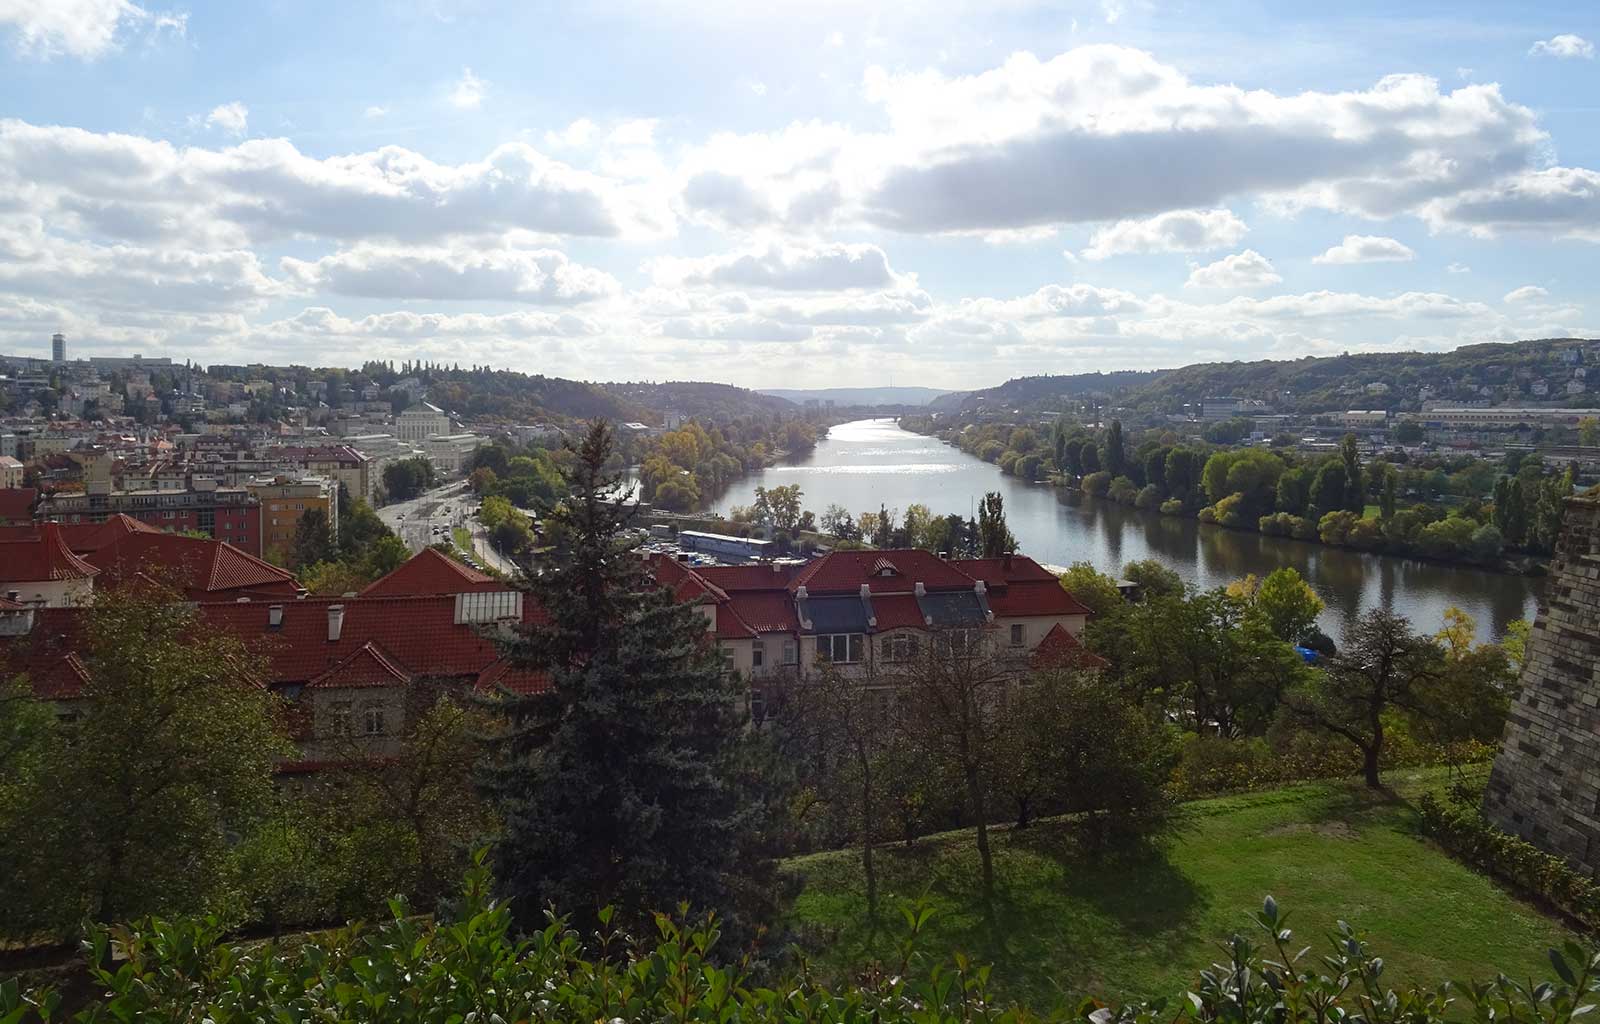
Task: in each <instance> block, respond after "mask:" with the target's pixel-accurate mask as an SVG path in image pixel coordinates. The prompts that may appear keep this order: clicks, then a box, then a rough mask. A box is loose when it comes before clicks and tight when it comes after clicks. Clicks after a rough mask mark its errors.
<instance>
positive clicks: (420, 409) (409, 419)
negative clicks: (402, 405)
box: [394, 402, 450, 441]
mask: <svg viewBox="0 0 1600 1024" xmlns="http://www.w3.org/2000/svg"><path fill="white" fill-rule="evenodd" d="M448 433H450V417H449V416H446V415H445V414H444V410H443V409H440V408H439V407H438V406H436V405H429V404H428V403H427V402H423V403H422V404H421V405H418V406H414V407H412V408H410V409H407V410H406V411H405V412H403V413H401V414H400V415H398V416H396V417H395V418H394V436H395V437H397V438H399V439H400V440H402V441H421V440H423V439H425V438H429V437H434V436H437V435H440V434H448Z"/></svg>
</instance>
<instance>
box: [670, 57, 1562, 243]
mask: <svg viewBox="0 0 1600 1024" xmlns="http://www.w3.org/2000/svg"><path fill="white" fill-rule="evenodd" d="M864 93H865V98H866V100H867V101H868V102H870V103H871V104H873V105H875V106H876V107H877V108H878V109H879V111H880V112H881V120H882V122H883V124H884V127H883V128H882V129H881V130H877V131H860V130H857V129H854V128H850V127H847V126H845V125H842V124H836V123H828V122H822V121H816V120H811V121H805V120H801V121H796V122H793V123H792V124H790V125H789V126H787V127H785V128H783V129H781V130H778V131H773V132H765V133H755V134H743V135H739V134H732V133H728V134H719V135H716V136H713V137H712V138H711V139H709V140H706V141H705V142H704V143H702V144H701V145H699V146H692V147H690V148H689V149H688V150H686V152H685V159H684V160H683V162H682V164H681V165H680V167H679V175H678V182H679V186H680V191H679V195H680V198H681V202H682V204H683V207H684V210H685V212H686V213H687V214H688V215H689V216H690V217H692V218H694V219H697V220H702V221H704V222H706V223H711V224H714V225H716V226H719V227H723V228H725V229H732V230H753V229H758V228H763V227H772V226H787V227H789V228H791V229H796V230H814V229H815V228H816V227H818V226H819V225H834V226H861V225H867V226H876V227H883V228H890V229H893V230H896V231H902V232H908V233H976V234H981V233H984V232H991V231H999V230H1010V229H1017V228H1029V227H1036V226H1040V225H1064V224H1073V223H1093V222H1103V221H1116V220H1140V219H1147V218H1150V217H1153V216H1155V215H1157V214H1161V213H1164V212H1170V211H1176V210H1198V209H1210V208H1214V207H1218V206H1221V205H1222V204H1223V203H1225V202H1231V201H1233V200H1235V199H1236V198H1239V197H1254V198H1256V199H1257V200H1258V201H1264V202H1270V203H1272V204H1276V205H1277V206H1278V207H1279V208H1281V209H1282V210H1284V211H1286V212H1293V211H1294V210H1297V209H1303V208H1316V209H1326V210H1330V211H1335V212H1343V213H1351V214H1356V215H1360V216H1363V217H1370V218H1378V219H1382V218H1389V217H1394V216H1397V215H1402V214H1415V213H1419V212H1421V211H1422V210H1423V208H1424V207H1425V206H1427V205H1428V204H1430V203H1433V202H1437V201H1440V200H1449V199H1452V198H1454V197H1457V196H1461V195H1464V194H1466V193H1469V192H1471V191H1473V190H1477V189H1486V188H1492V187H1495V186H1497V185H1499V184H1501V183H1503V182H1505V181H1506V180H1508V179H1510V178H1512V177H1514V176H1516V175H1519V174H1522V173H1524V170H1525V168H1526V167H1528V166H1529V165H1531V164H1533V163H1535V162H1536V161H1537V159H1538V158H1539V156H1540V154H1541V153H1543V152H1544V150H1545V147H1546V146H1547V144H1548V140H1547V137H1546V135H1545V133H1544V132H1543V131H1542V130H1541V129H1540V128H1539V126H1538V122H1537V118H1536V116H1535V114H1534V112H1533V111H1532V110H1531V109H1529V108H1527V107H1525V106H1522V105H1519V104H1516V103H1512V102H1509V101H1508V100H1506V99H1505V98H1504V97H1503V96H1502V94H1501V91H1500V88H1499V86H1498V85H1495V84H1492V83H1491V84H1466V85H1462V86H1460V87H1458V88H1455V89H1453V90H1445V89H1442V88H1441V86H1440V84H1439V82H1438V81H1437V80H1435V79H1433V78H1429V77H1427V76H1423V75H1415V74H1402V75H1391V76H1388V77H1385V78H1382V79H1380V80H1378V81H1377V82H1376V83H1375V84H1374V85H1373V86H1371V87H1370V88H1367V89H1364V90H1351V91H1345V92H1301V93H1296V94H1292V95H1288V94H1285V95H1279V94H1276V93H1273V92H1269V91H1267V90H1263V89H1254V90H1246V89H1242V88H1239V87H1236V86H1232V85H1209V84H1204V83H1200V82H1195V81H1192V80H1190V79H1189V78H1188V77H1187V76H1185V75H1184V74H1183V73H1182V72H1180V71H1179V70H1177V69H1176V68H1175V67H1173V66H1171V65H1168V64H1164V63H1162V62H1160V61H1158V60H1157V59H1156V58H1155V57H1153V56H1151V55H1150V54H1148V53H1145V52H1143V51H1140V50H1134V49H1130V48H1126V47H1120V46H1111V45H1092V46H1080V47H1077V48H1075V49H1072V50H1068V51H1067V52H1065V53H1062V54H1060V55H1058V56H1055V57H1053V58H1050V59H1048V60H1041V59H1040V58H1038V57H1036V56H1034V55H1032V54H1029V53H1018V54H1014V55H1013V56H1011V57H1010V58H1008V59H1007V60H1006V61H1005V62H1004V63H1003V64H1002V65H1001V66H999V67H997V68H994V69H991V70H989V71H985V72H982V73H980V74H973V75H964V76H946V75H944V74H942V73H940V72H938V71H906V72H889V71H885V70H882V69H879V68H873V69H869V71H868V72H867V74H866V76H865V80H864ZM1177 169H1181V173H1179V172H1178V170H1177ZM1436 217H1437V218H1439V219H1442V220H1446V221H1447V220H1448V215H1447V212H1446V211H1445V210H1443V209H1440V210H1439V211H1437V212H1436ZM1452 226H1453V225H1452Z"/></svg>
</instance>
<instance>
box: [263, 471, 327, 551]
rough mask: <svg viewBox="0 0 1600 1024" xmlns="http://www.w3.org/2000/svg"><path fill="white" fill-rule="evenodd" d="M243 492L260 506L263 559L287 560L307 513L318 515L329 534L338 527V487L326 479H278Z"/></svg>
mask: <svg viewBox="0 0 1600 1024" xmlns="http://www.w3.org/2000/svg"><path fill="white" fill-rule="evenodd" d="M244 486H245V490H247V491H248V492H250V494H251V495H252V496H254V497H255V499H256V501H258V502H259V503H260V506H261V549H262V553H263V554H264V555H270V554H276V555H278V556H279V557H287V556H288V555H289V553H290V552H291V551H293V550H294V541H295V534H296V532H297V531H298V530H299V528H300V520H301V519H303V518H304V517H305V514H306V513H307V512H310V511H313V510H315V511H318V512H321V513H322V514H323V515H324V516H325V517H326V518H327V521H328V530H329V532H330V533H332V534H335V535H336V534H337V531H338V526H339V485H338V484H336V483H334V482H333V481H332V480H330V479H329V478H327V477H325V476H312V475H310V474H307V475H304V476H287V475H278V476H273V477H263V478H258V479H254V480H251V481H249V482H248V483H246V484H245V485H244Z"/></svg>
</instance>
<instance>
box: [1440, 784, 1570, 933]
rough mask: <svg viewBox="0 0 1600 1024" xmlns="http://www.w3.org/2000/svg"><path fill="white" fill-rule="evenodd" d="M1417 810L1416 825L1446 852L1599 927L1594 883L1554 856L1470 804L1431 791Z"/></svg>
mask: <svg viewBox="0 0 1600 1024" xmlns="http://www.w3.org/2000/svg"><path fill="white" fill-rule="evenodd" d="M1417 815H1418V817H1419V818H1420V819H1421V822H1422V830H1423V831H1424V832H1425V833H1427V834H1428V836H1430V837H1431V838H1432V839H1433V840H1434V841H1435V842H1437V843H1438V844H1439V845H1440V846H1442V847H1444V848H1445V849H1446V850H1448V851H1450V853H1452V854H1454V855H1455V856H1457V857H1459V858H1460V859H1462V860H1464V861H1466V862H1467V863H1468V864H1471V865H1472V866H1473V867H1476V868H1478V869H1479V870H1481V871H1484V872H1486V873H1488V874H1491V875H1494V876H1495V877H1497V878H1500V879H1503V880H1505V881H1507V882H1510V883H1511V884H1512V885H1514V886H1516V887H1518V888H1520V889H1522V890H1523V891H1524V892H1527V893H1530V894H1532V895H1534V896H1537V897H1539V898H1540V899H1543V900H1546V901H1548V902H1549V903H1550V904H1551V905H1553V906H1555V907H1557V908H1559V909H1560V910H1562V911H1563V912H1565V913H1567V914H1570V915H1571V916H1572V917H1574V918H1576V919H1577V920H1578V921H1581V922H1582V923H1583V924H1585V925H1587V926H1588V927H1590V928H1600V885H1596V884H1595V883H1594V881H1593V880H1591V879H1589V878H1586V877H1584V876H1583V875H1581V874H1579V873H1578V872H1576V871H1574V870H1572V868H1571V867H1569V866H1568V865H1567V862H1566V861H1564V860H1562V859H1561V858H1560V857H1554V856H1551V855H1550V854H1548V853H1545V852H1544V851H1543V850H1541V849H1539V848H1538V847H1537V846H1534V845H1533V844H1532V843H1529V842H1525V841H1524V840H1522V839H1520V838H1518V837H1517V836H1514V835H1512V834H1511V833H1509V832H1502V831H1501V830H1500V829H1497V828H1495V827H1494V826H1493V825H1491V824H1489V822H1488V821H1486V820H1485V819H1484V817H1483V816H1482V815H1481V814H1479V813H1477V811H1476V810H1475V809H1467V808H1460V807H1452V806H1450V805H1448V804H1445V803H1441V802H1440V801H1439V800H1437V799H1436V798H1435V797H1434V795H1433V794H1432V793H1424V794H1423V795H1422V799H1421V800H1419V801H1418V803H1417Z"/></svg>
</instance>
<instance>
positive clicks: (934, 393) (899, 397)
mask: <svg viewBox="0 0 1600 1024" xmlns="http://www.w3.org/2000/svg"><path fill="white" fill-rule="evenodd" d="M760 393H761V394H763V395H771V396H773V397H775V398H782V399H786V400H787V401H790V402H794V403H796V404H798V405H803V404H805V403H806V402H808V401H816V402H832V403H833V404H834V405H927V404H929V403H930V402H932V401H934V400H935V399H938V398H941V397H943V396H945V395H948V394H950V393H951V392H949V391H941V390H939V389H938V388H918V387H902V388H887V387H886V388H810V389H807V388H762V389H760Z"/></svg>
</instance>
